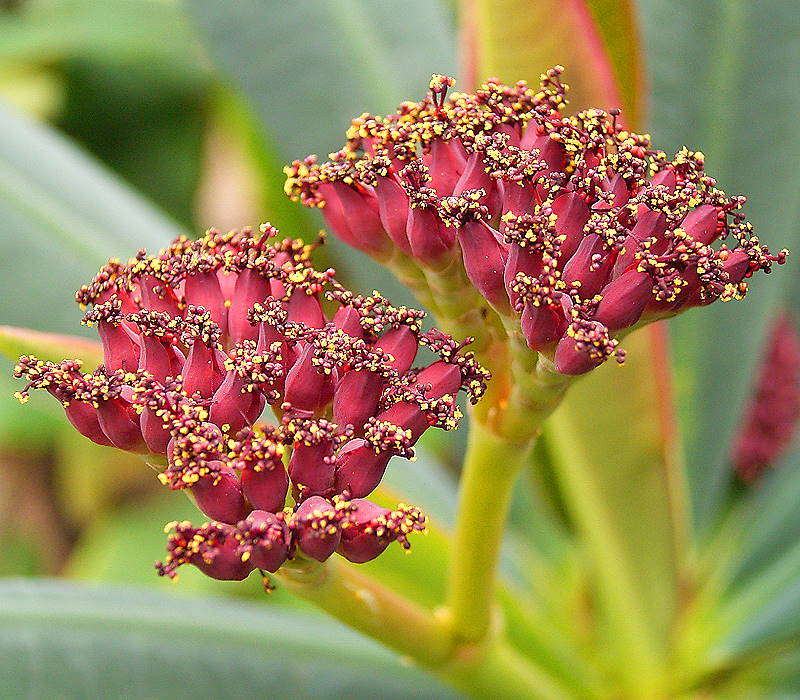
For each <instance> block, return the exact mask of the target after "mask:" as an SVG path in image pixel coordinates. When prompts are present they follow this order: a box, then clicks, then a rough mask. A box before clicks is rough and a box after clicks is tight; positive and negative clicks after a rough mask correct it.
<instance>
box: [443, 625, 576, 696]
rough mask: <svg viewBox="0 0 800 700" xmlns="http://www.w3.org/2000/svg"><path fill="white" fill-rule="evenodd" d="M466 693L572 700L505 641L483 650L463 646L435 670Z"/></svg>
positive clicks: (500, 640)
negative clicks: (448, 660) (443, 665)
mask: <svg viewBox="0 0 800 700" xmlns="http://www.w3.org/2000/svg"><path fill="white" fill-rule="evenodd" d="M436 673H437V675H439V676H440V677H441V678H443V679H444V680H446V681H448V682H449V683H451V684H452V685H454V686H455V687H456V688H460V689H461V690H463V691H464V692H465V693H466V694H468V695H471V696H473V697H478V698H491V700H573V698H574V697H575V696H574V695H573V694H572V693H571V691H570V690H568V689H565V688H563V687H562V686H560V685H558V683H557V682H555V681H554V680H552V679H551V678H550V677H549V676H546V675H545V674H544V673H542V671H541V670H539V669H538V668H537V667H536V666H534V665H532V664H531V662H530V660H529V659H528V658H526V657H525V656H522V655H521V654H520V653H519V652H517V651H516V650H515V649H514V648H513V647H512V646H511V645H510V644H509V643H508V642H507V641H505V640H503V639H497V640H495V641H494V643H492V644H491V645H489V646H488V647H486V648H477V647H476V648H470V647H465V648H463V649H461V650H460V653H459V655H458V657H457V658H456V659H455V660H454V661H453V662H452V663H451V664H450V665H449V666H447V667H444V668H441V669H438V670H437V671H436Z"/></svg>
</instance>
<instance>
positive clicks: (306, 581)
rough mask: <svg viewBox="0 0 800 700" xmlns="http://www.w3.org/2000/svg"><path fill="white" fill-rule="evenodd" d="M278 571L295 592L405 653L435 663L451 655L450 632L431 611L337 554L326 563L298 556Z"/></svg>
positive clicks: (444, 660) (346, 622)
mask: <svg viewBox="0 0 800 700" xmlns="http://www.w3.org/2000/svg"><path fill="white" fill-rule="evenodd" d="M276 577H277V578H278V579H279V580H280V581H281V582H282V583H283V584H284V585H285V586H286V588H287V589H288V590H289V591H291V592H292V593H294V594H295V595H297V596H299V597H301V598H305V599H306V600H308V601H309V602H311V603H313V604H314V605H316V606H317V607H319V608H322V609H323V610H324V611H325V612H327V613H328V614H330V615H332V616H333V617H335V618H337V619H339V620H341V621H342V622H344V623H345V624H347V625H348V626H349V627H353V628H354V629H357V630H359V631H360V632H363V633H364V634H366V635H368V636H370V637H372V638H373V639H377V640H378V641H380V642H382V643H383V644H385V645H386V646H389V647H391V648H393V649H396V650H397V651H399V652H401V653H402V654H407V655H409V656H411V657H413V658H415V659H418V658H423V659H424V660H425V662H426V664H429V665H432V666H436V665H439V664H443V663H445V662H446V661H448V660H449V659H450V658H451V655H452V652H453V641H452V637H451V635H450V633H449V630H448V629H447V627H446V626H445V625H443V624H442V622H441V621H440V620H438V619H437V618H436V616H435V615H434V614H433V613H432V612H431V611H429V610H425V609H424V608H421V607H419V606H418V605H416V604H415V603H412V602H411V601H409V600H407V599H406V598H404V597H402V596H401V595H399V594H398V593H396V592H394V591H392V590H390V589H388V588H385V587H384V586H382V585H381V584H379V583H378V582H376V581H374V580H373V579H371V578H369V577H368V576H365V575H364V574H362V573H361V572H359V571H358V570H356V569H355V568H354V567H353V566H350V565H348V564H345V563H344V561H342V560H341V559H339V558H338V557H336V558H333V559H331V560H329V561H327V562H325V563H320V562H317V561H314V560H312V559H307V558H300V557H298V558H297V559H294V560H293V561H290V562H287V564H286V565H285V566H283V567H282V568H281V569H280V571H279V572H278V573H277V574H276Z"/></svg>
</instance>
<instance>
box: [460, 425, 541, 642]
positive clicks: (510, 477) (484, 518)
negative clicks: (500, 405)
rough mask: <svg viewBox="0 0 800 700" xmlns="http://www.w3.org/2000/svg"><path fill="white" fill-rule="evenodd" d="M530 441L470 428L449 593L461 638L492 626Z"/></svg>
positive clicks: (469, 637)
mask: <svg viewBox="0 0 800 700" xmlns="http://www.w3.org/2000/svg"><path fill="white" fill-rule="evenodd" d="M532 444H533V441H532V440H527V441H526V442H523V443H514V442H509V441H508V440H505V439H503V438H500V437H498V436H497V435H495V434H494V433H492V432H490V431H489V430H487V429H486V427H485V426H483V425H481V423H479V422H478V421H473V422H472V425H471V426H470V432H469V444H468V447H467V457H466V460H465V462H464V469H463V472H462V475H461V486H460V492H459V509H458V521H457V523H456V532H455V538H454V541H453V546H452V549H451V558H450V570H449V580H448V595H447V603H448V610H449V614H450V618H451V619H450V622H451V624H452V626H453V630H454V633H455V635H456V638H457V639H458V640H461V641H464V642H476V641H478V640H480V639H482V638H483V637H484V636H485V635H486V633H487V632H488V630H489V625H490V621H491V615H492V607H493V605H494V601H495V597H494V588H495V574H496V569H497V562H498V558H499V554H500V543H501V541H502V538H503V531H504V529H505V524H506V518H507V515H508V509H509V506H510V504H511V494H512V489H513V487H514V483H515V481H516V479H517V476H518V475H519V472H520V469H521V468H522V466H523V465H524V464H525V461H526V459H527V457H528V455H529V453H530V449H531V446H532Z"/></svg>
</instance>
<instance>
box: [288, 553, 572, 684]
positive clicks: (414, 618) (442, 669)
mask: <svg viewBox="0 0 800 700" xmlns="http://www.w3.org/2000/svg"><path fill="white" fill-rule="evenodd" d="M276 576H277V577H278V578H279V579H280V581H281V582H282V583H283V585H284V586H286V588H287V589H288V590H290V591H291V592H292V593H294V594H295V595H297V596H299V597H301V598H305V599H306V600H308V601H309V602H311V603H313V604H314V605H315V606H317V607H318V608H321V609H322V610H324V611H325V612H327V613H328V614H330V615H332V616H334V617H336V618H338V619H339V620H341V621H342V622H344V623H346V624H347V625H348V626H349V627H352V628H354V629H357V630H359V631H360V632H363V633H364V634H366V635H368V636H370V637H372V638H373V639H376V640H378V641H380V642H382V643H383V644H385V645H386V646H389V647H391V648H393V649H395V650H397V651H399V652H400V653H402V654H405V655H407V656H408V657H409V658H410V659H413V661H414V662H416V663H418V664H420V665H421V666H425V667H427V668H428V669H430V670H431V671H432V672H433V673H435V674H436V675H438V676H439V677H441V678H442V679H443V680H445V681H447V682H448V683H450V684H452V685H454V686H455V687H457V688H460V689H462V690H463V691H464V692H466V693H467V694H469V695H472V696H473V697H476V698H491V699H492V700H500V699H506V700H526V699H528V698H530V699H531V700H534V699H536V700H542V699H543V700H569V697H570V696H569V694H568V692H567V691H564V690H562V689H561V688H560V686H559V685H558V684H557V683H556V682H555V681H553V680H552V679H551V678H549V677H548V676H547V675H545V674H544V673H543V672H542V671H541V670H539V669H538V668H537V667H536V666H534V665H533V664H532V663H531V662H530V660H529V659H527V658H525V657H523V656H521V655H520V654H519V653H518V652H516V651H515V650H514V649H513V648H512V647H511V646H510V645H509V644H508V642H507V641H506V640H505V639H503V638H502V637H500V636H498V635H491V636H490V637H489V638H487V639H484V640H482V641H481V643H479V644H464V645H458V644H457V642H456V640H455V639H454V637H453V634H452V629H451V627H450V626H449V625H448V624H447V621H446V620H444V619H443V618H442V616H440V615H437V614H434V613H433V612H431V611H429V610H426V609H424V608H421V607H419V606H418V605H416V604H415V603H412V602H411V601H409V600H407V599H406V598H404V597H402V596H401V595H398V594H397V593H395V592H394V591H392V590H389V589H388V588H384V587H383V586H381V585H380V584H379V583H377V582H376V581H374V580H372V579H371V578H369V577H368V576H364V575H363V574H361V573H360V572H359V571H358V570H357V569H356V568H354V567H353V566H351V565H349V564H346V563H344V562H343V561H342V560H340V559H331V560H329V561H327V562H325V563H320V562H317V561H313V560H310V559H305V558H297V559H295V560H293V561H291V562H289V563H288V564H287V565H286V566H284V567H283V568H281V570H280V571H279V572H278V573H277V574H276Z"/></svg>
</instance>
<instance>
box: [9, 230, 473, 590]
mask: <svg viewBox="0 0 800 700" xmlns="http://www.w3.org/2000/svg"><path fill="white" fill-rule="evenodd" d="M276 234H277V232H276V231H275V230H274V229H272V228H271V227H270V226H269V225H264V226H262V227H261V231H260V232H253V231H251V230H249V229H245V230H242V231H235V232H230V233H225V234H223V233H220V232H217V231H214V230H211V231H209V232H207V233H206V235H205V236H203V237H202V238H200V239H199V240H189V239H186V238H179V239H177V240H175V241H174V242H173V243H172V244H171V245H170V246H169V247H168V248H167V249H166V250H164V251H162V252H160V253H159V254H157V255H148V254H146V253H145V252H144V251H141V252H140V253H139V254H138V255H137V256H136V258H134V259H133V260H131V261H130V262H129V263H128V264H121V263H119V262H117V261H114V260H112V261H111V262H109V263H108V264H107V265H106V266H104V267H103V268H102V269H101V270H100V272H99V273H98V275H97V276H96V277H95V278H94V280H92V282H91V283H90V284H89V285H86V286H84V287H82V288H81V289H80V290H79V291H78V293H77V300H78V302H79V303H80V304H81V306H82V307H83V308H86V307H91V309H90V310H89V311H88V312H87V313H86V315H85V317H84V323H85V324H87V325H92V326H96V327H97V330H98V332H99V335H100V338H101V340H102V345H103V364H102V365H101V366H100V367H98V368H97V369H95V370H94V371H92V372H84V371H82V367H81V362H80V361H78V360H66V361H64V362H60V363H52V362H43V361H41V360H38V359H36V358H35V357H31V356H23V357H22V358H20V361H19V364H18V365H17V367H16V369H15V375H16V376H17V377H24V378H25V379H27V381H28V385H27V386H26V387H25V389H23V390H22V391H20V392H18V394H17V396H18V398H19V399H20V400H21V401H23V402H24V401H26V400H27V398H28V392H29V391H30V390H31V389H46V390H47V391H49V392H50V393H51V394H52V395H53V396H55V397H56V398H57V399H58V400H59V401H60V402H61V403H62V404H63V405H64V408H65V410H66V414H67V417H68V418H69V420H70V422H71V423H72V424H73V426H74V427H75V428H76V429H77V430H78V431H79V432H80V433H81V434H83V435H84V436H86V437H88V438H89V439H90V440H93V441H94V442H96V443H99V444H101V445H113V446H114V447H117V448H119V449H122V450H130V451H134V452H142V453H151V454H155V455H160V456H161V457H162V458H165V460H164V461H165V464H166V467H165V469H164V471H163V472H161V473H160V474H159V479H160V480H161V482H162V483H163V484H164V485H166V486H168V487H169V488H172V489H186V490H188V491H189V492H190V493H191V495H192V497H193V498H194V500H195V502H196V503H197V505H198V507H199V508H200V509H201V510H202V511H203V513H205V514H206V515H207V516H208V517H209V518H212V521H211V522H207V523H205V524H203V525H201V526H199V527H194V526H192V525H191V524H190V523H186V522H182V523H175V524H174V525H173V526H172V527H174V533H173V534H172V535H170V537H169V546H168V556H167V558H166V561H165V562H164V563H159V564H158V565H157V566H158V569H159V572H160V573H161V574H163V575H167V576H170V577H173V576H174V575H175V569H176V568H177V567H178V566H179V565H181V564H184V563H192V564H195V565H196V566H198V567H199V568H201V569H202V570H203V571H204V572H206V573H207V574H209V575H210V576H214V577H216V578H222V579H239V578H243V577H244V576H246V575H247V574H248V573H249V572H250V571H251V570H253V569H254V568H259V569H264V570H268V571H275V570H276V569H277V568H278V567H279V566H280V565H281V564H282V563H283V562H284V561H285V560H286V559H287V558H291V557H293V556H295V554H296V553H297V552H298V551H300V552H302V553H303V554H304V555H306V556H309V557H312V558H315V559H318V560H324V559H326V558H328V557H329V556H331V555H332V553H333V552H334V551H338V552H339V553H340V554H342V555H343V556H345V557H346V558H347V559H349V560H350V561H354V562H364V561H368V560H370V559H372V558H374V557H375V556H377V555H378V554H380V552H381V551H383V549H385V548H386V546H388V544H389V543H391V542H393V541H397V542H399V543H400V544H401V545H402V546H403V547H408V546H409V545H408V539H407V536H408V535H409V534H410V533H412V532H414V531H420V530H424V528H425V516H424V515H423V514H422V513H421V512H420V511H419V510H418V509H417V508H414V507H411V506H407V505H402V504H401V505H400V506H398V507H397V508H396V509H394V510H390V509H386V508H382V507H380V506H378V505H376V504H375V503H372V502H370V501H368V500H366V499H365V497H366V496H368V495H369V494H370V493H371V492H372V491H373V490H374V489H375V488H376V486H377V485H378V483H379V482H380V480H381V478H382V476H383V473H384V470H385V469H386V466H387V463H388V462H389V460H390V459H391V458H392V457H393V456H396V455H399V456H402V457H406V458H412V457H413V454H414V444H415V443H416V442H417V440H419V438H420V436H421V435H422V433H424V432H425V431H426V430H427V429H428V428H429V427H431V426H437V427H441V428H444V429H448V430H449V429H452V428H454V427H455V426H456V424H457V423H458V419H459V417H460V413H459V409H458V406H457V404H456V396H457V394H458V392H459V391H461V390H463V391H465V392H466V393H467V395H468V396H469V398H470V400H471V401H473V402H475V401H477V400H478V399H479V398H480V396H481V395H482V394H483V391H484V389H485V382H486V380H487V379H488V373H487V372H486V370H484V369H483V368H482V367H481V366H480V365H478V364H477V362H476V361H475V360H474V358H473V356H472V354H471V353H469V352H466V351H465V350H464V346H465V345H466V344H467V343H461V344H459V343H456V342H455V341H454V340H453V339H452V338H451V337H450V336H447V335H445V334H443V333H441V332H439V331H437V330H431V331H424V330H423V328H422V322H423V319H424V317H425V313H424V312H421V311H417V310H414V309H409V308H406V307H395V306H392V305H391V304H390V303H389V302H388V301H387V300H386V299H385V298H383V297H381V296H380V295H379V294H378V293H377V292H375V293H373V295H372V296H367V297H364V296H358V295H356V294H353V293H352V292H350V291H348V290H346V289H345V288H344V287H342V286H341V285H340V284H339V283H338V282H337V281H336V280H335V278H334V274H333V270H323V271H320V270H317V269H315V268H314V267H313V266H312V265H311V262H310V255H311V252H312V250H313V248H314V246H312V245H304V244H303V243H302V242H301V241H297V240H291V239H286V240H281V241H278V240H277V239H276V238H275V236H276ZM421 347H424V348H425V349H426V351H427V352H428V354H429V355H430V356H431V357H433V360H432V361H428V363H427V364H426V365H425V366H422V367H415V366H414V362H415V359H416V358H417V354H418V351H419V349H420V348H421ZM267 405H269V406H270V407H271V409H272V411H273V413H274V415H275V417H276V420H275V424H274V425H271V424H260V423H259V418H260V416H261V414H262V412H263V411H264V409H265V407H266V406H267ZM287 501H288V502H289V503H290V504H291V505H289V506H287Z"/></svg>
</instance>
